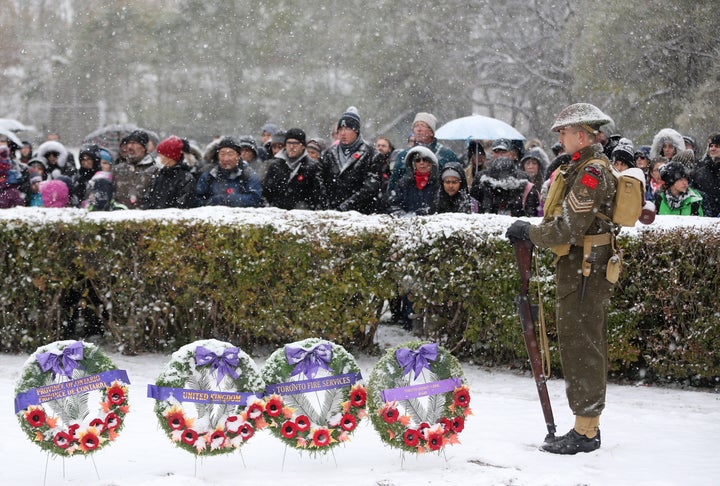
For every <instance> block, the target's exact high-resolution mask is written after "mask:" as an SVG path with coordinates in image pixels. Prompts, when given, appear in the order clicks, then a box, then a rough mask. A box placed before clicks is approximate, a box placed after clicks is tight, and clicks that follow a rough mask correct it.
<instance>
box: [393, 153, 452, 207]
mask: <svg viewBox="0 0 720 486" xmlns="http://www.w3.org/2000/svg"><path fill="white" fill-rule="evenodd" d="M420 157H424V158H427V159H429V160H430V161H431V165H430V179H429V180H428V183H427V185H426V186H425V187H423V188H422V189H419V188H418V187H417V184H416V183H415V161H416V160H417V159H418V158H420ZM405 160H406V161H407V163H408V166H407V171H406V172H405V175H404V176H403V178H402V179H400V182H398V184H397V186H396V187H395V189H393V190H391V191H390V198H389V200H388V205H389V210H388V212H389V213H390V214H394V215H402V214H415V215H427V214H434V213H435V212H436V207H435V203H436V200H437V193H438V190H439V189H440V174H439V169H438V159H437V157H436V156H435V154H434V153H433V152H432V150H430V149H429V148H427V147H424V146H422V145H418V146H416V147H413V148H411V149H410V150H409V151H408V153H407V157H406V158H405Z"/></svg>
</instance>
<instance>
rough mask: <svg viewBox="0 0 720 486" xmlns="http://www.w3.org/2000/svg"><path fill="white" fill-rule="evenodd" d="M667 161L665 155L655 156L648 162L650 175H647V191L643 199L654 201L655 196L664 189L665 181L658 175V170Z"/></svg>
mask: <svg viewBox="0 0 720 486" xmlns="http://www.w3.org/2000/svg"><path fill="white" fill-rule="evenodd" d="M667 163H668V159H666V158H665V157H657V158H656V159H654V160H653V161H652V162H651V163H650V175H649V177H648V183H647V192H646V193H645V199H646V200H647V201H655V196H656V195H657V194H658V193H659V192H661V191H663V190H664V189H665V182H664V181H663V180H662V177H660V171H661V170H662V168H663V167H664V166H665V164H667Z"/></svg>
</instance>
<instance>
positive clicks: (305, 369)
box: [285, 343, 332, 378]
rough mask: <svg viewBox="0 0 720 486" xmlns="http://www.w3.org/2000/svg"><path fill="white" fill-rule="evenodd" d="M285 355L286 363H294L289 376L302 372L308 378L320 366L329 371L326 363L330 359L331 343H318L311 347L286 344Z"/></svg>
mask: <svg viewBox="0 0 720 486" xmlns="http://www.w3.org/2000/svg"><path fill="white" fill-rule="evenodd" d="M285 356H286V357H287V362H288V364H291V365H295V368H293V370H292V373H290V376H295V375H297V374H300V373H302V374H303V375H305V376H307V377H308V378H314V377H315V374H316V373H317V372H318V369H320V368H325V369H326V370H327V371H330V366H328V363H330V361H332V344H330V343H320V344H318V345H317V346H314V347H313V348H311V349H305V348H303V347H300V346H298V347H293V346H290V345H286V346H285Z"/></svg>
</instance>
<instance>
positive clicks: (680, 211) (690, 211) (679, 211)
mask: <svg viewBox="0 0 720 486" xmlns="http://www.w3.org/2000/svg"><path fill="white" fill-rule="evenodd" d="M667 193H668V191H661V192H659V193H657V194H656V195H655V207H656V208H657V209H656V211H657V214H659V215H661V216H662V215H673V216H703V208H702V203H703V198H702V196H701V195H700V193H699V192H697V191H696V190H695V189H693V188H691V187H690V188H688V190H687V192H686V193H685V194H683V196H682V201H681V202H680V205H679V206H677V207H674V208H673V207H671V206H670V204H669V203H668V194H667Z"/></svg>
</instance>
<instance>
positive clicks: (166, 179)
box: [141, 161, 196, 209]
mask: <svg viewBox="0 0 720 486" xmlns="http://www.w3.org/2000/svg"><path fill="white" fill-rule="evenodd" d="M195 186H196V182H195V177H193V175H192V174H191V173H190V168H189V167H188V166H187V164H185V162H184V161H180V162H178V163H177V164H175V165H173V166H172V167H162V168H160V169H159V170H158V171H157V172H155V173H154V174H153V176H152V179H151V181H150V187H149V188H148V192H147V194H146V195H145V200H144V201H143V202H142V205H141V206H142V208H143V209H165V208H181V209H188V208H194V207H195Z"/></svg>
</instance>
